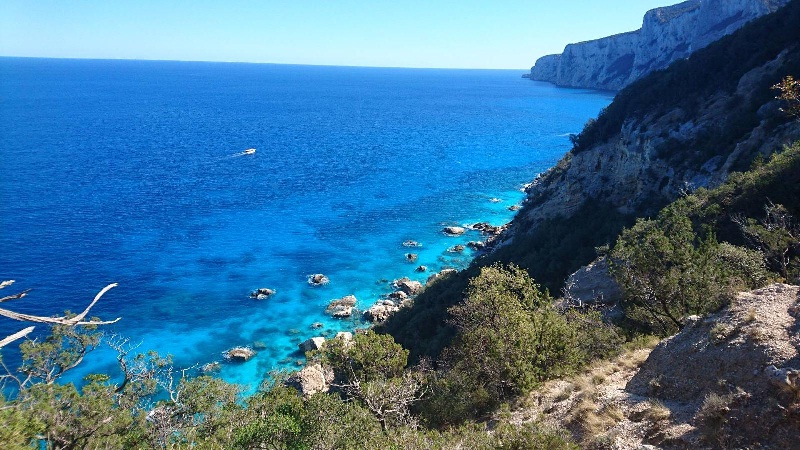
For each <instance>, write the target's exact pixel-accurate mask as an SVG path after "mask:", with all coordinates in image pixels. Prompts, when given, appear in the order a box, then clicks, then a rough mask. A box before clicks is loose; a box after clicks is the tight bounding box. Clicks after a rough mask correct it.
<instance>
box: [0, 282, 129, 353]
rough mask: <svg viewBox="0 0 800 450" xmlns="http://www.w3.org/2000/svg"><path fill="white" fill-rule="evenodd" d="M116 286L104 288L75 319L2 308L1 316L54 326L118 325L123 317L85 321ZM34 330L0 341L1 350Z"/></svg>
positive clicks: (12, 296) (7, 284)
mask: <svg viewBox="0 0 800 450" xmlns="http://www.w3.org/2000/svg"><path fill="white" fill-rule="evenodd" d="M13 283H14V280H7V281H3V282H2V283H0V289H2V288H5V287H7V286H10V285H11V284H13ZM116 286H117V283H111V284H109V285H108V286H106V287H104V288H103V289H102V290H101V291H100V292H98V293H97V295H96V296H95V297H94V300H92V302H91V303H90V304H89V306H87V307H86V309H84V310H83V312H81V313H80V314H78V315H76V316H74V317H66V316H61V317H44V316H34V315H30V314H22V313H18V312H15V311H11V310H8V309H3V308H0V316H4V317H8V318H9V319H13V320H19V321H21V322H36V323H49V324H54V325H71V326H75V325H108V324H112V323H116V322H117V321H119V320H120V319H121V317H117V318H116V319H114V320H108V321H101V320H89V321H85V320H84V319H85V318H86V315H87V314H89V310H91V309H92V307H94V305H95V304H96V303H97V301H98V300H100V297H102V296H103V295H104V294H105V293H106V292H108V291H109V290H110V289H112V288H114V287H116ZM28 291H29V290H26V291H22V292H20V293H18V294H14V295H9V296H6V297H3V298H0V303H2V302H5V301H8V300H14V299H18V298H22V297H25V295H27V293H28ZM33 329H34V327H28V328H25V329H24V330H22V331H19V332H17V333H14V334H12V335H10V336H6V337H5V338H3V339H2V340H0V348H3V347H4V346H6V345H8V344H9V343H11V342H14V341H16V340H18V339H21V338H23V337H25V336H27V335H28V334H29V333H30V332H31V331H33Z"/></svg>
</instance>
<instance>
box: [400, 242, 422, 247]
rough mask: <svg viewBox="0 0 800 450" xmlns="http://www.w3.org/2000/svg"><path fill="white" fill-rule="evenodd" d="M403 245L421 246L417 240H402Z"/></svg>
mask: <svg viewBox="0 0 800 450" xmlns="http://www.w3.org/2000/svg"><path fill="white" fill-rule="evenodd" d="M403 247H409V248H416V247H422V244H420V243H419V242H417V241H412V240H407V241H403Z"/></svg>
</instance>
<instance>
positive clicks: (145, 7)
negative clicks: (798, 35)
mask: <svg viewBox="0 0 800 450" xmlns="http://www.w3.org/2000/svg"><path fill="white" fill-rule="evenodd" d="M678 2H679V0H585V1H563V2H560V1H550V0H547V1H535V0H460V1H439V0H427V1H425V0H410V1H405V0H391V1H385V0H372V1H365V0H327V1H322V0H292V1H288V0H287V1H277V0H261V1H258V0H229V1H210V0H192V1H186V0H69V1H68V0H58V1H57V0H0V56H27V57H54V58H99V59H153V60H181V61H236V62H257V63H278V64H319V65H346V66H379V67H437V68H487V69H527V68H529V67H530V66H531V65H533V63H534V62H535V61H536V59H537V58H538V57H540V56H543V55H547V54H552V53H560V52H561V51H562V50H563V48H564V46H565V45H566V44H569V43H572V42H580V41H585V40H590V39H597V38H600V37H604V36H608V35H612V34H617V33H622V32H625V31H632V30H636V29H638V28H640V27H641V24H642V17H643V16H644V13H645V12H646V11H648V10H650V9H652V8H655V7H659V6H665V5H670V4H675V3H678Z"/></svg>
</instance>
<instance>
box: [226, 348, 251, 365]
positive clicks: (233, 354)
mask: <svg viewBox="0 0 800 450" xmlns="http://www.w3.org/2000/svg"><path fill="white" fill-rule="evenodd" d="M255 355H256V352H255V350H253V349H251V348H250V347H233V348H231V349H228V350H225V352H223V354H222V356H224V357H225V359H227V360H228V361H234V362H244V361H248V360H249V359H250V358H252V357H253V356H255Z"/></svg>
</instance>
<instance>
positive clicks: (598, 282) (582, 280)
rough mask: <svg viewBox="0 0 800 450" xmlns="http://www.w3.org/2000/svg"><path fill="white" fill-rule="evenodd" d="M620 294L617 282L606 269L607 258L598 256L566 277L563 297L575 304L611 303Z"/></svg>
mask: <svg viewBox="0 0 800 450" xmlns="http://www.w3.org/2000/svg"><path fill="white" fill-rule="evenodd" d="M621 296H622V290H621V289H620V287H619V284H617V282H616V281H615V280H614V278H612V277H611V274H610V273H609V271H608V260H607V259H606V258H599V259H598V260H596V261H594V262H592V263H591V264H589V265H586V266H583V267H581V268H580V269H579V270H578V271H576V272H574V273H573V274H572V275H570V276H569V278H568V279H567V283H566V286H565V287H564V298H565V300H567V301H569V302H570V303H572V304H573V305H575V306H583V305H594V304H611V303H614V302H616V301H618V300H619V299H620V298H621Z"/></svg>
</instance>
